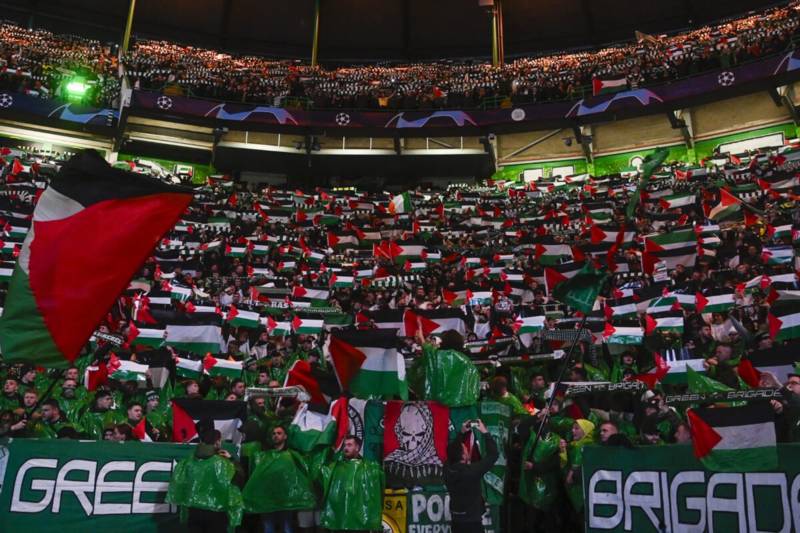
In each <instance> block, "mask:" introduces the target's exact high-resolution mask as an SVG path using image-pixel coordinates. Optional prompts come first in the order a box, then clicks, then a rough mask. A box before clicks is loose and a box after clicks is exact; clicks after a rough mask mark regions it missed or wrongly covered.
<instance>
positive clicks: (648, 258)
mask: <svg viewBox="0 0 800 533" xmlns="http://www.w3.org/2000/svg"><path fill="white" fill-rule="evenodd" d="M645 246H647V243H645ZM696 261H697V246H696V244H692V245H691V246H687V247H685V248H673V249H669V250H663V251H660V250H659V251H655V250H653V251H649V250H647V249H645V251H644V253H642V266H643V267H644V271H645V272H646V273H647V274H651V275H652V274H653V272H654V271H655V269H656V266H657V265H658V264H659V263H661V262H663V263H664V266H665V267H666V269H667V270H668V271H671V270H675V269H676V268H677V267H678V265H683V266H684V267H686V268H694V264H695V262H696Z"/></svg>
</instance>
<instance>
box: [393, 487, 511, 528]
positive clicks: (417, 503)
mask: <svg viewBox="0 0 800 533" xmlns="http://www.w3.org/2000/svg"><path fill="white" fill-rule="evenodd" d="M483 527H484V531H486V533H500V506H497V505H487V506H486V512H485V513H484V515H483ZM451 530H452V528H451V524H450V495H449V494H448V493H447V489H445V488H444V487H430V488H427V487H426V488H425V489H424V490H413V491H409V490H407V489H401V490H392V489H387V491H386V493H385V494H384V498H383V531H384V532H391V533H450V531H451Z"/></svg>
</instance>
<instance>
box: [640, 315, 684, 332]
mask: <svg viewBox="0 0 800 533" xmlns="http://www.w3.org/2000/svg"><path fill="white" fill-rule="evenodd" d="M644 320H645V328H644V331H645V334H647V335H652V334H653V333H655V332H673V333H677V334H683V316H664V317H652V316H650V315H646V316H645V317H644Z"/></svg>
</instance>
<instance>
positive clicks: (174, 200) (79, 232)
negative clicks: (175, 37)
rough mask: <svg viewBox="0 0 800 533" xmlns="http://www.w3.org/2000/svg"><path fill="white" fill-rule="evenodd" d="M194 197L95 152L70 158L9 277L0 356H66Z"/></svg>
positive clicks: (42, 361) (63, 360) (56, 362)
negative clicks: (111, 162)
mask: <svg viewBox="0 0 800 533" xmlns="http://www.w3.org/2000/svg"><path fill="white" fill-rule="evenodd" d="M191 199H192V195H191V192H190V191H189V190H188V189H184V188H180V187H174V186H171V185H167V184H164V183H162V182H160V181H158V180H155V179H151V178H148V177H145V176H141V175H138V174H133V173H130V172H126V171H123V170H119V169H113V168H111V167H110V166H109V165H108V163H106V162H105V161H104V160H103V159H102V158H101V157H100V156H99V155H98V154H97V153H96V152H91V151H87V152H84V153H82V154H79V155H77V156H75V157H73V158H72V159H70V160H69V161H68V162H67V164H66V165H65V166H64V167H63V168H62V169H61V172H59V174H58V175H57V176H56V177H55V178H54V179H53V181H52V182H51V184H50V187H49V188H48V189H47V190H45V192H44V193H42V195H41V196H40V198H39V202H38V204H37V205H36V209H35V210H34V213H33V224H32V226H31V230H30V232H29V233H28V235H27V236H26V238H25V241H24V244H23V246H22V250H21V252H20V255H19V260H18V261H17V265H16V267H15V269H14V274H13V276H12V278H11V281H10V282H9V294H8V297H7V299H6V307H5V309H4V312H3V316H2V318H1V319H0V349H2V353H3V357H4V359H5V361H6V362H31V363H35V364H37V365H40V366H49V367H59V366H66V365H68V364H69V363H70V362H72V361H73V360H74V359H75V358H76V357H77V355H78V353H79V352H80V350H81V348H83V346H84V345H85V344H86V342H87V340H88V339H89V337H90V336H91V334H92V332H93V331H94V330H95V329H96V327H97V325H98V323H99V322H100V321H101V319H102V318H103V317H104V316H106V313H107V312H108V309H109V308H110V307H111V306H112V304H113V303H114V301H115V300H116V298H117V297H118V296H119V294H120V293H121V292H122V291H124V290H125V288H126V287H127V286H128V283H129V282H130V279H131V277H132V276H133V275H134V274H135V272H136V270H137V269H138V268H139V267H140V265H141V264H142V263H143V262H144V261H145V259H147V257H148V255H149V254H150V253H151V252H152V250H153V247H154V246H155V245H156V243H158V241H159V240H160V239H161V237H162V235H163V234H164V233H165V232H166V231H167V230H168V229H169V228H170V227H172V226H173V225H174V224H175V222H176V221H177V220H178V217H179V216H180V214H181V213H182V212H183V211H184V210H185V209H186V207H187V206H188V205H189V202H190V201H191ZM87 273H91V274H92V275H90V276H87V275H86V274H87ZM76 280H80V282H79V283H78V282H76Z"/></svg>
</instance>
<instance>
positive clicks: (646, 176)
mask: <svg viewBox="0 0 800 533" xmlns="http://www.w3.org/2000/svg"><path fill="white" fill-rule="evenodd" d="M668 153H669V150H667V149H666V148H656V150H655V151H654V152H653V153H652V154H650V155H648V156H647V157H645V158H644V162H643V163H642V170H641V172H640V174H641V176H642V177H641V178H639V185H637V186H636V192H635V193H634V194H633V196H632V197H631V198H630V201H629V202H628V207H627V209H626V210H625V218H627V219H629V220H630V219H632V218H633V213H634V212H635V211H636V206H637V204H638V203H639V198H641V196H642V190H643V189H644V188H645V187H647V184H648V182H649V181H650V176H652V175H653V172H655V170H656V168H658V167H659V166H661V164H662V163H663V162H664V160H665V159H666V158H667V154H668Z"/></svg>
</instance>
